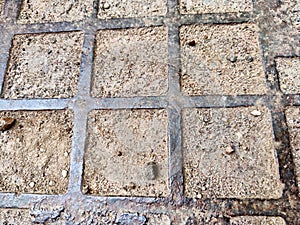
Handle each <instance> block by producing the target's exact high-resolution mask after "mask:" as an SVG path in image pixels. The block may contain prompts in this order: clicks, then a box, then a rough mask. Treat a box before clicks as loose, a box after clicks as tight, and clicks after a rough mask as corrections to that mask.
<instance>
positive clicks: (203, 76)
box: [180, 24, 266, 95]
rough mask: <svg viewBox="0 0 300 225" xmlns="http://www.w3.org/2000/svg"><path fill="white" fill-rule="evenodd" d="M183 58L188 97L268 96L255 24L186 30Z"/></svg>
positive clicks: (182, 33)
mask: <svg viewBox="0 0 300 225" xmlns="http://www.w3.org/2000/svg"><path fill="white" fill-rule="evenodd" d="M180 54H181V63H182V64H181V84H182V92H183V93H184V94H186V95H210V94H214V95H243V94H264V93H265V92H266V81H265V75H264V71H263V64H262V59H261V51H260V47H259V44H258V33H257V26H256V25H254V24H238V25H193V26H183V27H181V29H180Z"/></svg>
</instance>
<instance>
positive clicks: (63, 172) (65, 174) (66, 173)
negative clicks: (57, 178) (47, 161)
mask: <svg viewBox="0 0 300 225" xmlns="http://www.w3.org/2000/svg"><path fill="white" fill-rule="evenodd" d="M61 175H62V177H64V178H66V177H67V175H68V171H66V170H62V171H61Z"/></svg>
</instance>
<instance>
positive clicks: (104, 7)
mask: <svg viewBox="0 0 300 225" xmlns="http://www.w3.org/2000/svg"><path fill="white" fill-rule="evenodd" d="M166 13H167V1H166V0H151V1H150V0H126V1H124V0H100V2H99V11H98V18H99V19H111V18H136V17H151V16H164V15H165V14H166Z"/></svg>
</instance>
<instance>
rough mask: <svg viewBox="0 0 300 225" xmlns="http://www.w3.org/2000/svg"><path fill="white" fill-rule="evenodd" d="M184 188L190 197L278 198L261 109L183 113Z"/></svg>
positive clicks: (279, 186)
mask: <svg viewBox="0 0 300 225" xmlns="http://www.w3.org/2000/svg"><path fill="white" fill-rule="evenodd" d="M183 161H184V167H183V168H184V180H185V181H184V189H185V195H186V196H187V197H193V198H196V197H197V198H239V199H245V198H261V199H271V198H280V197H281V194H282V184H281V182H280V179H279V171H278V162H277V157H276V154H275V149H274V143H273V133H272V123H271V118H270V112H269V111H268V109H267V108H265V107H259V108H256V107H249V108H243V107H241V108H220V109H196V108H191V109H185V110H184V111H183Z"/></svg>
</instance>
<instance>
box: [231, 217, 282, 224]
mask: <svg viewBox="0 0 300 225" xmlns="http://www.w3.org/2000/svg"><path fill="white" fill-rule="evenodd" d="M230 225H286V223H285V221H284V219H282V218H281V217H267V216H241V217H235V218H232V219H230Z"/></svg>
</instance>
